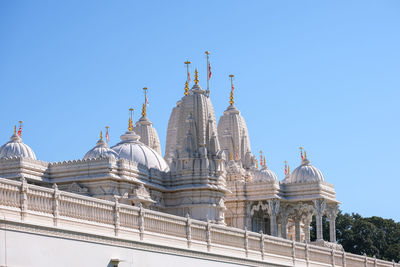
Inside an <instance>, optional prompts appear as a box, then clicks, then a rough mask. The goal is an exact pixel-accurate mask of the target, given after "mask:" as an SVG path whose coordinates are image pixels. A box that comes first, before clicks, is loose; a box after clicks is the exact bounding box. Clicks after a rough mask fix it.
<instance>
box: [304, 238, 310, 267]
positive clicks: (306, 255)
mask: <svg viewBox="0 0 400 267" xmlns="http://www.w3.org/2000/svg"><path fill="white" fill-rule="evenodd" d="M309 257H310V256H309V252H308V243H306V250H305V258H306V264H307V267H308V266H309V265H310V258H309Z"/></svg>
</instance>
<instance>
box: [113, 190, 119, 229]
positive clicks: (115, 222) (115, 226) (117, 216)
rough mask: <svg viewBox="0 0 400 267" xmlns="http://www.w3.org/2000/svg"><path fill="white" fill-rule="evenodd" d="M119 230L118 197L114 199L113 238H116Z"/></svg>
mask: <svg viewBox="0 0 400 267" xmlns="http://www.w3.org/2000/svg"><path fill="white" fill-rule="evenodd" d="M119 228H120V219H119V203H118V197H116V196H115V197H114V232H115V236H118V233H119Z"/></svg>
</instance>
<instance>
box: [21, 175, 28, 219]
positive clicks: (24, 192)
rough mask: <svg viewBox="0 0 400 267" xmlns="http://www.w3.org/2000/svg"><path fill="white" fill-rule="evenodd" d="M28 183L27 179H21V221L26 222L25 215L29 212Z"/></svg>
mask: <svg viewBox="0 0 400 267" xmlns="http://www.w3.org/2000/svg"><path fill="white" fill-rule="evenodd" d="M27 194H28V183H27V182H26V179H25V177H23V176H22V178H21V189H20V207H21V220H22V221H23V220H25V215H26V213H27V211H28V195H27Z"/></svg>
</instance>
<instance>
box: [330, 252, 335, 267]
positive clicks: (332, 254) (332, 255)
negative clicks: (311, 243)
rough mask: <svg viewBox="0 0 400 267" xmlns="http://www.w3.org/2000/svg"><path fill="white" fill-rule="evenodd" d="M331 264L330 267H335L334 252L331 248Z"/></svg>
mask: <svg viewBox="0 0 400 267" xmlns="http://www.w3.org/2000/svg"><path fill="white" fill-rule="evenodd" d="M331 262H332V267H335V250H334V249H333V248H332V249H331Z"/></svg>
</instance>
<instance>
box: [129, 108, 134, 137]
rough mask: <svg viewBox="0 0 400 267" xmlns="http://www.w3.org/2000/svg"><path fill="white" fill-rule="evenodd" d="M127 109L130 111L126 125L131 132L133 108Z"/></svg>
mask: <svg viewBox="0 0 400 267" xmlns="http://www.w3.org/2000/svg"><path fill="white" fill-rule="evenodd" d="M129 111H130V113H131V114H130V117H129V126H128V130H129V131H130V132H132V131H133V120H132V117H133V108H130V109H129Z"/></svg>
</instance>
